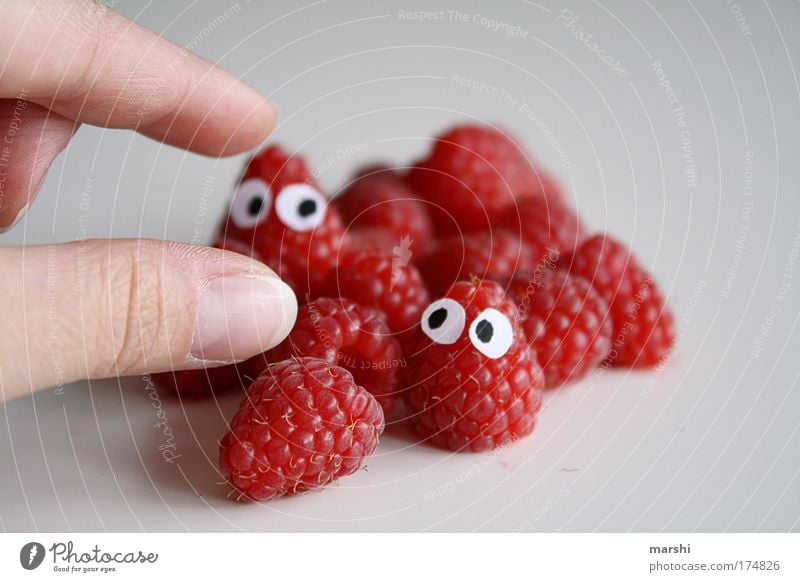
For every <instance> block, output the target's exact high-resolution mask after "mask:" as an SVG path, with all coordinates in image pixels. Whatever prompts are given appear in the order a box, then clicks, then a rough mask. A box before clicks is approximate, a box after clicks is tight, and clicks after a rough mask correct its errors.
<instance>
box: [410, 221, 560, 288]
mask: <svg viewBox="0 0 800 582" xmlns="http://www.w3.org/2000/svg"><path fill="white" fill-rule="evenodd" d="M556 258H557V257H556ZM535 267H536V261H535V260H534V257H533V255H532V254H531V252H530V249H529V247H528V246H527V245H524V244H522V243H521V242H520V239H519V238H518V237H517V236H516V235H514V234H512V233H510V232H508V231H505V230H497V231H494V232H491V233H490V232H478V233H472V234H468V235H464V236H461V235H451V236H448V237H445V238H442V239H439V240H437V241H436V242H435V243H434V245H433V247H432V248H431V251H430V253H428V255H427V256H426V257H425V259H424V260H423V261H422V263H421V264H420V270H421V271H422V276H423V278H424V279H425V283H426V284H427V285H428V289H430V291H431V293H433V294H435V295H440V294H442V293H444V292H445V291H446V290H447V289H448V288H449V287H450V286H451V285H452V284H453V283H455V282H456V281H460V280H466V279H470V278H473V277H477V278H479V279H491V280H499V279H505V278H507V277H510V276H511V275H513V274H514V273H515V272H517V271H527V270H533V269H534V268H535Z"/></svg>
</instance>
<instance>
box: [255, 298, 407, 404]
mask: <svg viewBox="0 0 800 582" xmlns="http://www.w3.org/2000/svg"><path fill="white" fill-rule="evenodd" d="M266 355H267V357H268V358H269V360H270V361H272V362H277V361H281V360H286V359H289V358H291V357H305V356H309V357H314V358H319V359H321V360H325V361H326V362H328V363H330V364H335V365H337V366H341V367H343V368H346V369H348V370H349V371H350V372H351V373H352V374H353V377H354V378H355V381H356V383H357V384H358V385H359V386H363V387H364V388H366V389H367V390H368V391H369V392H370V393H371V394H372V395H373V396H375V398H376V399H377V400H378V403H379V404H380V405H381V408H383V411H384V413H386V415H387V416H388V415H389V414H390V413H391V411H392V408H394V403H395V400H396V399H397V395H398V394H399V392H400V391H401V389H402V374H401V368H402V367H404V366H405V360H404V359H403V353H402V351H401V349H400V344H399V343H398V342H397V340H396V339H395V338H394V337H393V336H392V334H391V331H390V330H389V327H388V326H387V325H386V322H385V321H384V319H383V314H382V313H381V312H379V311H378V310H376V309H372V308H370V307H364V306H362V305H359V304H358V303H356V302H355V301H351V300H349V299H329V298H327V297H321V298H319V299H315V300H314V301H312V302H311V303H309V304H308V305H304V306H303V307H301V308H300V309H299V311H298V314H297V322H296V323H295V325H294V329H292V331H291V333H290V334H289V336H288V337H287V338H286V339H285V340H284V341H283V342H282V343H281V344H280V345H278V346H277V347H275V348H274V349H272V350H270V351H269V352H267V354H266Z"/></svg>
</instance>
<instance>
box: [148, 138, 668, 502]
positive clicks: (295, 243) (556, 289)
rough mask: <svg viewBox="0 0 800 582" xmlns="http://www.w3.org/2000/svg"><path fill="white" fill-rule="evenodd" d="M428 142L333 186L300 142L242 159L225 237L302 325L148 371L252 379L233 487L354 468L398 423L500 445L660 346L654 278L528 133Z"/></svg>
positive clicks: (209, 379)
mask: <svg viewBox="0 0 800 582" xmlns="http://www.w3.org/2000/svg"><path fill="white" fill-rule="evenodd" d="M432 143H433V146H432V149H431V151H430V152H428V154H427V156H426V157H425V158H424V159H422V160H419V161H417V162H416V163H413V164H412V165H411V166H410V168H408V169H404V170H397V169H393V168H391V167H387V166H379V165H376V166H371V167H368V168H365V169H363V170H362V171H360V172H359V173H357V174H356V175H355V176H354V177H353V178H352V180H351V181H350V182H348V183H347V184H345V185H343V187H342V189H341V191H339V192H338V193H336V194H335V195H334V196H332V197H331V196H328V195H327V194H326V193H325V192H323V191H322V189H321V188H320V186H319V184H317V182H316V181H315V179H314V176H313V175H312V173H311V171H310V170H309V166H308V165H307V163H306V162H305V160H304V159H303V158H302V156H301V155H299V154H298V153H297V152H290V151H287V150H285V149H283V148H281V147H279V146H271V147H269V148H268V149H266V150H265V151H264V152H262V153H260V154H259V155H257V156H256V157H254V158H253V159H252V160H251V161H250V163H249V164H248V166H247V168H246V170H245V172H244V174H243V176H242V178H241V181H240V183H239V185H238V187H237V189H236V191H235V193H234V195H233V198H232V200H231V203H230V209H229V212H228V216H227V217H226V219H225V221H224V223H223V224H222V226H221V227H220V230H219V237H218V239H217V241H216V246H218V247H220V248H224V249H228V250H231V251H236V252H239V253H244V254H248V255H250V256H252V257H254V258H256V259H258V260H260V261H263V262H264V263H266V264H267V265H269V266H270V267H271V268H272V269H274V270H275V271H276V272H278V273H279V274H280V276H281V277H283V278H284V280H285V281H287V282H288V283H289V284H290V285H291V286H292V288H293V289H294V290H295V292H296V294H297V297H298V300H299V302H300V304H301V308H300V310H299V314H298V317H297V322H296V324H295V326H294V329H293V330H292V332H291V333H290V334H289V336H288V337H287V338H286V340H285V341H284V342H283V343H282V344H280V345H279V346H277V347H276V348H274V349H272V350H270V351H268V352H266V353H264V354H261V355H259V356H257V357H254V358H252V359H250V360H248V361H246V362H244V363H240V364H236V365H232V366H225V367H221V368H214V369H207V370H194V371H188V372H174V373H172V372H170V373H165V374H161V375H159V376H158V378H157V379H158V381H159V384H160V385H162V386H167V387H169V388H170V389H171V390H173V391H175V392H177V393H178V394H179V395H180V396H181V397H189V396H202V395H212V394H215V393H219V392H221V391H223V390H228V389H236V388H238V389H240V390H245V394H244V399H243V401H242V403H241V406H240V408H239V410H238V412H237V413H236V414H235V416H234V417H233V419H232V420H231V421H230V423H229V430H228V432H227V434H226V435H225V436H224V437H223V438H222V439H221V441H220V457H219V459H220V469H221V472H222V475H223V476H224V478H225V480H226V481H227V483H228V484H230V486H231V487H232V488H233V491H234V492H235V493H236V497H237V498H238V499H251V500H258V501H261V500H267V499H272V498H276V497H280V496H282V495H288V494H294V493H299V492H302V491H306V490H309V489H314V488H319V487H323V486H325V485H327V484H329V483H330V482H332V481H333V480H335V479H337V478H339V477H343V476H345V475H348V474H351V473H353V472H355V471H357V470H358V469H359V468H360V467H362V466H363V464H364V462H365V460H366V458H367V457H368V456H369V455H371V454H372V453H373V452H374V451H375V449H376V447H377V446H378V440H379V437H380V435H381V433H382V432H383V430H384V427H385V425H386V422H387V420H389V421H391V423H392V424H397V423H410V424H411V425H413V427H414V429H415V430H416V432H417V433H418V435H419V437H420V443H424V444H429V445H432V446H436V447H440V448H443V449H447V450H450V451H485V450H490V449H494V448H497V447H500V446H503V445H505V444H507V443H510V442H513V441H516V440H519V439H520V438H522V437H525V436H527V435H529V434H530V433H531V432H532V431H533V430H534V426H535V423H536V416H537V413H538V411H539V409H540V407H541V403H542V395H543V391H544V390H546V389H553V388H557V387H560V386H562V385H564V384H567V383H574V382H575V381H577V380H580V379H581V378H585V377H586V376H587V375H589V374H591V373H592V372H593V371H594V370H596V369H598V368H608V367H612V366H613V367H624V368H648V367H652V366H656V365H658V364H659V363H660V362H661V361H662V360H664V359H665V358H666V357H667V356H668V355H669V353H670V351H671V348H672V344H673V342H674V338H675V334H674V329H673V316H672V314H671V313H670V310H669V307H668V306H667V304H666V302H665V299H664V296H663V295H662V293H661V291H660V290H659V288H658V286H657V284H656V282H655V281H654V279H653V277H652V276H651V275H650V274H649V273H648V271H647V270H646V269H645V268H644V267H643V266H642V265H641V264H640V263H639V262H638V261H637V259H636V258H635V257H634V256H633V255H632V253H631V251H630V250H629V249H628V248H627V247H626V245H625V244H623V243H622V242H620V241H618V240H616V239H614V238H612V237H611V236H609V235H607V234H604V233H592V232H591V231H589V230H588V229H587V227H586V226H585V224H584V223H583V221H582V220H581V219H580V217H579V216H578V212H577V211H576V209H575V208H573V207H572V206H571V205H570V203H569V201H568V200H567V198H566V197H565V195H564V193H563V192H562V189H561V187H560V186H559V185H558V183H557V182H556V181H555V180H554V179H553V178H552V177H551V176H549V175H547V174H544V173H543V172H542V171H541V170H540V169H539V168H538V167H537V166H536V165H535V164H534V163H532V161H531V158H530V156H529V155H528V154H527V153H526V152H525V150H524V149H523V148H522V147H521V146H520V145H519V142H518V141H517V140H515V139H514V138H512V137H510V136H509V135H508V134H507V133H505V132H503V131H500V130H498V129H496V128H494V127H490V126H488V125H461V126H457V127H454V128H452V129H451V130H449V131H447V132H446V133H444V134H442V135H440V136H438V137H437V138H435V139H434V140H433V142H432Z"/></svg>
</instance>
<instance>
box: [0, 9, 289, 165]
mask: <svg viewBox="0 0 800 582" xmlns="http://www.w3.org/2000/svg"><path fill="white" fill-rule="evenodd" d="M3 12H4V14H3V20H2V21H0V55H5V57H6V58H5V63H4V64H3V66H2V69H0V71H1V72H2V74H0V97H9V98H21V99H24V100H26V101H32V102H34V103H37V104H39V105H42V106H44V107H47V108H49V109H51V110H53V111H55V112H57V113H59V114H61V115H63V116H66V117H69V118H71V119H75V120H77V121H80V122H86V123H90V124H93V125H99V126H103V127H115V128H129V129H134V130H136V131H139V132H141V133H143V134H145V135H148V136H150V137H152V138H155V139H158V140H161V141H164V142H166V143H169V144H172V145H176V146H180V147H183V148H187V149H191V150H193V151H197V152H199V153H204V154H208V155H228V154H235V153H239V152H241V151H245V150H247V149H251V148H253V147H255V146H257V145H258V144H259V143H260V142H261V141H263V140H264V139H265V138H266V136H267V135H268V134H269V132H270V131H271V129H272V127H273V125H274V120H275V109H274V107H273V106H272V105H271V104H270V103H269V101H267V100H266V99H265V98H264V97H262V96H261V95H260V94H258V93H257V92H256V91H255V90H253V89H252V88H250V87H249V86H247V85H245V84H244V83H243V82H241V81H239V80H238V79H237V78H236V77H234V76H233V75H231V74H230V73H228V72H226V71H224V70H223V69H221V68H219V67H216V66H215V65H213V64H212V63H210V62H208V61H206V60H205V59H202V58H200V57H198V56H197V55H194V54H193V53H191V52H189V51H187V50H185V49H183V48H181V47H179V46H177V45H175V44H173V43H172V42H170V41H168V40H166V39H164V38H161V37H159V36H158V35H156V34H154V33H152V32H150V31H149V30H147V29H145V28H143V27H141V26H139V25H137V24H136V23H134V22H132V21H130V20H128V19H127V18H125V17H124V16H122V15H120V14H118V13H116V12H115V11H113V10H111V9H110V8H108V7H106V6H104V5H102V4H99V3H95V2H92V1H91V0H79V1H77V2H75V1H69V0H48V1H47V2H38V3H37V2H32V1H27V2H13V3H11V5H9V6H7V7H6V8H5V9H4V11H3ZM31 39H33V40H34V42H31Z"/></svg>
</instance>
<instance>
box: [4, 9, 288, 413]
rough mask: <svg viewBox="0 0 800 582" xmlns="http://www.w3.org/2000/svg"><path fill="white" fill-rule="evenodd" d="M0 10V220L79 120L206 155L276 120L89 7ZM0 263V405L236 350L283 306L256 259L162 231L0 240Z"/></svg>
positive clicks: (193, 63)
mask: <svg viewBox="0 0 800 582" xmlns="http://www.w3.org/2000/svg"><path fill="white" fill-rule="evenodd" d="M0 13H1V14H2V16H3V18H2V19H0V151H2V150H3V148H4V147H5V148H7V149H6V150H5V152H4V154H5V155H4V156H0V173H2V174H3V176H2V177H1V178H0V230H3V231H4V230H7V229H9V228H12V227H13V226H14V225H15V224H16V223H18V222H19V221H20V220H22V219H24V217H25V211H26V210H27V208H28V206H29V205H30V204H31V203H33V200H34V198H35V196H36V194H37V192H38V190H39V188H40V186H41V184H42V182H43V180H44V177H45V175H46V174H47V171H48V168H49V167H50V165H51V163H52V161H53V160H54V159H55V157H56V156H57V155H58V154H59V153H60V152H61V151H62V150H63V149H64V148H65V147H67V145H68V143H69V141H70V139H71V138H72V136H73V135H74V133H75V131H76V130H77V129H78V127H79V126H80V124H82V123H87V124H92V125H98V126H102V127H111V128H125V129H131V130H134V131H137V132H139V133H142V134H144V135H146V136H149V137H151V138H153V139H155V140H159V141H163V142H164V143H167V144H170V145H173V146H177V147H181V148H185V149H187V150H190V151H192V152H197V153H200V154H205V155H208V156H226V155H232V154H237V153H241V152H244V151H247V150H250V149H252V148H255V147H257V146H258V145H259V144H260V143H261V142H262V141H263V140H264V139H265V138H266V137H267V135H268V134H269V132H270V131H271V129H272V127H273V125H274V121H275V109H274V108H273V106H272V105H271V104H270V103H269V102H268V101H267V100H266V99H265V98H264V97H262V96H261V95H260V94H259V93H258V92H256V91H255V90H254V89H252V88H250V87H249V86H247V85H245V84H244V83H242V82H241V81H239V80H238V79H236V77H234V76H233V75H231V74H230V73H227V72H225V71H223V70H222V69H220V68H218V67H216V66H214V65H213V64H211V63H209V62H207V61H205V60H203V59H201V58H200V57H198V56H196V55H193V54H191V53H189V52H187V51H185V50H183V49H181V48H180V47H178V46H176V45H174V44H172V43H170V42H169V41H167V40H166V39H163V38H160V37H158V36H157V35H155V34H153V33H152V32H150V31H148V30H146V29H144V28H142V27H140V26H138V25H136V24H134V23H133V22H131V21H129V20H127V19H126V18H124V17H123V16H121V15H119V14H118V13H116V12H114V11H113V10H111V9H109V8H107V7H105V6H103V5H101V4H98V3H95V2H92V1H91V0H72V1H70V0H41V1H38V2H37V1H35V0H12V1H8V0H6V1H5V2H2V3H0ZM31 39H36V40H35V42H31ZM232 120H236V123H232ZM75 194H76V196H78V195H79V193H77V192H76V193H75ZM64 195H67V194H64ZM97 195H98V196H99V195H102V193H99V192H98V193H97ZM199 195H200V193H199V192H198V196H199ZM0 244H2V238H0ZM0 273H2V277H0V305H2V307H3V314H2V316H0V317H2V322H3V323H2V328H1V329H2V333H0V401H3V400H10V399H12V398H15V397H19V396H23V395H25V394H28V393H30V392H33V391H36V390H41V389H44V388H47V387H51V386H54V385H63V384H66V383H69V382H72V381H75V380H79V379H84V378H89V379H92V378H104V377H110V376H122V375H131V374H141V373H145V372H157V371H163V370H167V369H184V368H192V367H199V366H203V365H218V364H220V363H226V362H233V361H239V360H243V359H245V358H247V357H249V356H251V355H254V354H256V353H259V352H261V351H264V350H265V349H268V348H269V347H272V346H273V345H275V344H276V343H277V342H279V341H280V340H281V339H282V338H283V337H285V335H286V334H287V333H288V331H289V329H290V328H291V325H292V324H293V322H294V317H295V315H296V309H297V305H296V302H295V298H294V296H293V294H292V293H291V291H290V290H289V289H288V287H286V286H285V285H284V284H283V283H282V282H281V281H280V280H279V279H278V278H277V277H276V276H275V274H274V273H273V272H272V271H271V270H269V269H268V268H267V267H266V266H264V265H263V264H261V263H258V262H256V261H253V260H251V259H249V258H245V257H243V256H241V255H237V254H234V253H229V252H225V251H219V250H216V249H209V248H206V247H198V246H190V245H184V244H178V243H172V242H166V241H152V240H137V239H127V240H90V241H84V242H80V243H68V244H64V245H56V246H28V247H12V246H0Z"/></svg>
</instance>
